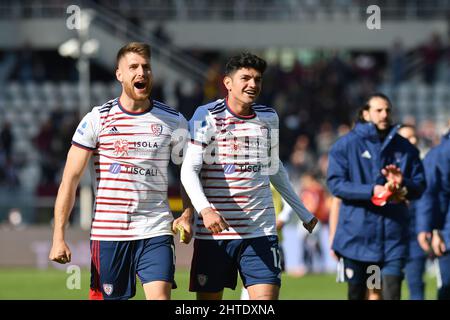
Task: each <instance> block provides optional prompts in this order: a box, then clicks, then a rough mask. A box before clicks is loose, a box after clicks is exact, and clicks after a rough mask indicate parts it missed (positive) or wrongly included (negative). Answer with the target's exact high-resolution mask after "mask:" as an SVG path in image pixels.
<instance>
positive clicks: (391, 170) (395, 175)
mask: <svg viewBox="0 0 450 320" xmlns="http://www.w3.org/2000/svg"><path fill="white" fill-rule="evenodd" d="M381 173H382V174H383V175H384V176H385V177H386V180H387V181H388V182H391V183H392V182H393V183H394V184H395V185H397V186H400V185H401V184H402V182H403V174H402V171H401V170H400V168H399V167H397V166H396V165H395V164H389V165H387V166H386V167H384V168H383V169H381Z"/></svg>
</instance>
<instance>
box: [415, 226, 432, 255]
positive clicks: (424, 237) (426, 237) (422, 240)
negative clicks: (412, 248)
mask: <svg viewBox="0 0 450 320" xmlns="http://www.w3.org/2000/svg"><path fill="white" fill-rule="evenodd" d="M417 242H418V243H419V245H420V247H421V248H422V250H423V251H425V252H426V253H428V254H429V253H430V252H431V251H430V250H431V246H430V243H431V233H430V232H425V231H422V232H419V234H418V235H417Z"/></svg>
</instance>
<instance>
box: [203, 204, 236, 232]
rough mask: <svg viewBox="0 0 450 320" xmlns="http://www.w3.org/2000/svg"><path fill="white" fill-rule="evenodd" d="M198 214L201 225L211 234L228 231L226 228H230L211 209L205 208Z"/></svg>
mask: <svg viewBox="0 0 450 320" xmlns="http://www.w3.org/2000/svg"><path fill="white" fill-rule="evenodd" d="M200 214H201V216H202V218H203V224H204V225H205V228H206V229H208V230H209V231H211V232H212V233H213V234H218V233H220V232H222V231H224V230H227V231H228V228H229V227H230V226H229V225H228V223H227V221H226V220H225V219H224V218H223V217H222V216H221V215H220V214H218V213H217V212H216V211H215V210H214V209H213V208H211V207H208V208H205V209H203V210H202V211H201V212H200Z"/></svg>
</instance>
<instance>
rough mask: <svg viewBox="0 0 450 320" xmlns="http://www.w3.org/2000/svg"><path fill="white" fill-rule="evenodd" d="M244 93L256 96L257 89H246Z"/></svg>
mask: <svg viewBox="0 0 450 320" xmlns="http://www.w3.org/2000/svg"><path fill="white" fill-rule="evenodd" d="M244 93H245V94H246V95H248V96H251V97H254V96H256V91H244Z"/></svg>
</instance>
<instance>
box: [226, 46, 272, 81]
mask: <svg viewBox="0 0 450 320" xmlns="http://www.w3.org/2000/svg"><path fill="white" fill-rule="evenodd" d="M242 68H253V69H255V70H257V71H259V72H260V73H261V74H263V73H264V71H266V68H267V62H266V61H265V60H263V59H261V58H260V57H258V56H257V55H254V54H252V53H249V52H243V53H241V54H238V55H236V56H233V57H231V58H230V60H228V62H227V64H226V65H225V74H226V75H227V76H229V75H231V74H232V73H234V72H236V71H237V70H239V69H242Z"/></svg>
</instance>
